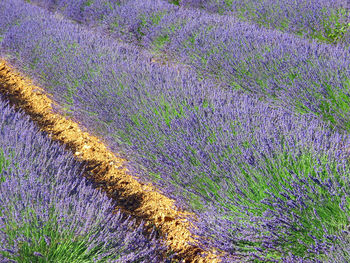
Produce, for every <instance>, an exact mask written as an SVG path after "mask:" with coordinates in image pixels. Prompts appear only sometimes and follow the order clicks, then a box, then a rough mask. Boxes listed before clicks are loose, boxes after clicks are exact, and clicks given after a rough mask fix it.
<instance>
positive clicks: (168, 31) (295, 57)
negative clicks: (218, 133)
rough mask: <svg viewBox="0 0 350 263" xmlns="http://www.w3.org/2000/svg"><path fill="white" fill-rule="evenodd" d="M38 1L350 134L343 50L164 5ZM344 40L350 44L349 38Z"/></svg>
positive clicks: (347, 76)
mask: <svg viewBox="0 0 350 263" xmlns="http://www.w3.org/2000/svg"><path fill="white" fill-rule="evenodd" d="M36 2H37V3H39V4H41V5H44V4H45V5H46V7H48V8H50V9H52V10H57V11H59V12H62V13H63V14H64V15H65V16H67V17H69V18H71V19H74V20H75V21H78V22H79V23H83V24H87V25H89V26H91V27H94V28H97V29H98V30H102V31H104V32H107V33H108V34H109V35H111V36H113V37H115V38H118V39H122V40H124V41H128V42H131V43H134V44H135V43H136V44H137V45H141V46H143V47H146V48H147V49H149V50H151V52H152V53H153V54H155V55H156V56H160V57H164V56H166V57H167V58H168V59H169V60H172V61H177V62H178V63H185V64H189V65H190V66H192V67H193V68H195V69H196V71H197V73H198V74H199V77H200V78H208V77H210V78H214V79H217V80H218V82H219V83H220V84H221V85H223V86H224V87H225V88H229V89H241V90H245V91H249V92H253V93H257V94H260V95H261V96H264V97H265V98H266V99H267V100H269V101H270V102H273V103H275V104H276V103H277V104H278V105H281V106H284V107H289V108H291V109H294V110H295V111H298V112H299V113H300V114H304V113H306V112H311V113H313V114H315V115H316V116H318V117H319V118H321V119H323V120H324V121H327V122H330V123H331V125H332V126H335V127H337V128H341V129H345V130H349V129H350V121H349V119H350V111H349V110H350V108H349V105H350V100H349V93H348V89H349V87H350V71H349V68H350V66H349V63H350V62H349V61H350V56H349V55H350V54H349V51H348V50H347V49H346V48H344V47H343V46H341V45H339V46H332V45H330V44H319V43H317V42H316V41H314V42H311V43H310V42H309V41H308V40H306V39H301V38H298V37H296V36H294V35H292V34H287V33H281V32H278V31H276V30H269V29H264V28H260V27H259V26H256V25H250V24H248V23H245V22H240V21H238V20H237V19H235V18H234V17H232V16H229V15H225V16H220V15H215V14H207V13H206V12H203V11H200V10H193V9H184V8H179V7H176V6H172V5H170V4H168V3H166V2H164V1H161V0H159V1H124V2H122V3H120V4H119V5H117V4H115V5H113V6H112V5H106V4H102V2H100V1H94V2H89V1H85V0H84V1H78V2H74V5H73V4H68V3H66V2H65V1H55V2H50V1H39V0H36ZM88 3H89V4H88ZM108 3H109V2H108ZM102 7H103V8H102ZM293 24H295V23H293ZM344 38H345V39H350V32H347V33H346V34H345V36H344ZM286 98H288V99H286Z"/></svg>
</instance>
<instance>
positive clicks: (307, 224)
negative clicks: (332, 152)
mask: <svg viewBox="0 0 350 263" xmlns="http://www.w3.org/2000/svg"><path fill="white" fill-rule="evenodd" d="M264 162H265V163H264V165H261V167H266V168H264V170H260V169H258V168H253V167H250V166H249V165H247V164H239V167H240V169H241V172H242V175H243V178H242V179H238V178H237V179H236V181H237V182H238V181H241V184H242V186H241V187H240V191H242V193H243V194H242V198H241V204H242V205H245V206H246V207H247V211H249V212H251V213H253V214H255V215H256V216H263V214H264V212H265V211H267V210H269V209H270V210H274V207H272V206H270V205H267V204H263V203H261V201H262V200H264V199H266V198H269V197H270V195H269V194H268V193H267V192H266V191H267V190H269V191H270V192H272V193H273V194H275V195H276V196H277V197H278V198H281V199H282V200H284V201H287V200H288V199H287V198H286V197H285V196H283V195H281V192H285V191H284V190H283V187H284V188H286V189H289V190H291V191H293V186H292V185H291V184H290V182H291V180H293V175H292V174H293V173H294V174H296V175H297V176H299V177H300V178H303V179H305V180H306V181H308V182H310V183H311V185H313V186H314V187H315V188H316V192H313V191H312V190H311V189H310V188H309V186H307V184H305V185H304V187H305V191H307V193H308V195H309V197H310V199H311V200H313V202H312V203H310V201H309V200H304V202H305V203H306V205H307V206H306V207H305V208H304V209H295V208H292V207H291V208H290V211H293V213H294V214H295V215H297V216H299V217H300V219H299V222H301V223H302V224H303V226H304V227H303V228H301V227H300V225H298V224H297V223H295V225H294V226H293V229H294V232H293V234H292V235H287V234H286V235H285V236H284V235H283V233H281V234H282V236H283V238H284V239H285V240H287V241H288V242H283V243H282V244H281V246H282V247H283V251H291V252H293V254H295V255H299V256H303V255H304V254H305V253H306V250H307V247H306V246H305V245H303V244H302V242H304V243H305V244H307V245H312V244H314V243H313V242H314V241H313V239H312V238H311V237H310V236H309V234H312V235H314V236H315V237H317V238H320V239H321V238H322V237H323V234H324V231H323V226H325V227H326V229H327V230H328V231H330V233H331V234H332V233H333V234H334V233H337V232H339V231H341V230H343V229H345V227H346V226H347V225H348V224H349V220H348V218H347V216H346V213H344V211H343V210H342V209H341V208H340V207H339V204H340V203H341V197H339V196H332V195H331V193H330V192H329V191H328V189H326V188H325V187H324V186H322V185H321V184H315V183H314V182H313V181H312V180H311V179H310V177H309V176H313V177H317V178H319V179H320V181H321V182H322V181H326V180H327V179H328V177H329V172H328V171H329V170H328V169H327V166H328V167H329V169H330V170H331V171H332V172H333V174H334V175H335V179H336V180H337V181H338V182H339V183H340V185H341V186H342V187H345V188H349V187H348V186H346V184H345V182H344V181H343V179H342V178H341V176H340V174H338V171H337V161H336V160H335V159H330V158H329V157H328V156H327V155H326V154H318V155H316V154H315V153H313V151H312V150H308V149H305V150H304V151H303V152H302V153H299V154H295V155H293V154H291V153H290V152H289V151H288V152H287V151H286V152H282V153H280V154H276V156H275V158H273V159H268V158H265V160H264ZM315 168H316V169H315ZM315 170H317V171H318V175H316V172H315ZM235 195H236V192H235V191H232V193H225V196H227V197H228V198H229V199H232V200H234V199H235V197H236V196H235ZM243 196H244V197H243ZM290 198H291V200H293V201H296V202H297V199H295V198H296V197H295V196H292V195H290ZM349 201H350V200H346V205H345V207H346V209H349ZM221 205H222V206H223V207H227V208H229V209H231V210H232V212H233V214H235V215H236V214H237V211H238V210H237V208H236V207H234V206H232V205H228V204H227V202H226V201H225V200H221ZM314 211H316V213H317V215H315V212H314ZM243 216H244V215H243ZM281 231H283V229H282V230H281ZM300 241H302V242H300ZM255 245H258V244H255Z"/></svg>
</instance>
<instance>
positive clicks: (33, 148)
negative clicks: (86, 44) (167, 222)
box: [0, 100, 170, 262]
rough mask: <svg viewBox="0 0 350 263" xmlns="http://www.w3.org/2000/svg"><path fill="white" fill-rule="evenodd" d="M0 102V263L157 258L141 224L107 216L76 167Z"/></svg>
mask: <svg viewBox="0 0 350 263" xmlns="http://www.w3.org/2000/svg"><path fill="white" fill-rule="evenodd" d="M0 103H1V104H0V113H1V117H0V134H1V136H0V149H1V158H0V167H1V173H0V174H1V182H0V208H1V209H0V229H1V232H0V259H1V260H2V262H34V261H35V262H160V261H163V259H162V258H163V257H162V254H163V253H164V251H165V246H164V245H163V244H162V243H161V242H160V241H159V240H157V239H156V237H155V232H152V233H151V234H150V235H148V234H147V235H145V233H146V232H145V229H144V225H143V224H141V225H136V224H135V222H134V221H133V220H132V219H130V218H127V219H126V217H125V215H123V214H122V213H121V212H117V213H112V212H113V210H114V206H113V203H112V201H111V199H109V198H107V197H106V195H105V194H103V193H101V192H100V191H99V190H96V189H95V190H94V188H93V186H92V183H91V182H89V181H87V180H86V179H85V178H82V171H83V170H82V169H83V166H82V165H81V164H79V163H78V162H76V161H74V158H73V157H72V156H70V155H69V154H68V153H67V152H65V150H64V149H63V147H62V146H59V145H58V144H57V143H53V142H51V141H50V139H49V138H48V137H47V136H46V135H44V134H42V133H40V132H39V131H38V128H36V127H35V126H34V125H33V124H32V123H31V122H30V121H29V120H28V117H25V116H24V114H22V113H15V112H14V110H13V109H12V108H10V107H9V106H8V105H6V103H4V101H3V100H1V101H0ZM168 260H170V257H169V259H168ZM169 262H170V261H169Z"/></svg>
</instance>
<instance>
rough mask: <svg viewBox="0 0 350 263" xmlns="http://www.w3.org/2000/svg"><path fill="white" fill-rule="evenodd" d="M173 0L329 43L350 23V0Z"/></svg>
mask: <svg viewBox="0 0 350 263" xmlns="http://www.w3.org/2000/svg"><path fill="white" fill-rule="evenodd" d="M169 2H170V3H173V4H175V5H178V6H185V7H189V6H190V7H194V8H202V9H205V10H206V11H209V12H211V13H213V12H214V13H220V14H226V15H234V16H236V17H238V18H240V19H241V20H243V21H249V22H253V23H255V24H258V25H260V26H264V27H266V28H273V29H278V30H280V31H282V32H288V33H293V34H296V35H298V36H302V37H308V38H311V39H317V40H319V41H322V42H326V43H337V42H341V41H342V40H343V37H344V34H345V33H347V32H348V30H349V27H350V23H349V18H350V15H349V10H350V5H349V3H348V1H346V0H336V1H326V0H321V1H320V0H307V1H305V0H296V1H278V2H276V1H271V0H259V1H250V0H243V1H242V0H239V1H237V0H224V1H221V0H220V1H218V0H213V1H211V0H209V1H198V0H182V1H175V2H174V1H171V0H170V1H169Z"/></svg>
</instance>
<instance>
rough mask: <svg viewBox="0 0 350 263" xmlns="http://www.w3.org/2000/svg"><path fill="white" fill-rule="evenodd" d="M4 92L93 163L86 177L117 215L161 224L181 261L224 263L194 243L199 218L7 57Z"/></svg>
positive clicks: (0, 81) (1, 81) (0, 85)
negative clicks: (139, 174)
mask: <svg viewBox="0 0 350 263" xmlns="http://www.w3.org/2000/svg"><path fill="white" fill-rule="evenodd" d="M0 92H1V93H2V94H3V95H4V96H5V98H6V99H8V100H9V102H10V104H11V105H13V106H15V107H16V109H22V110H23V111H24V112H25V113H26V114H28V115H29V116H30V117H31V119H32V120H33V121H34V122H35V123H37V125H38V126H39V127H40V129H41V130H42V131H44V132H46V133H47V134H49V136H50V137H51V138H52V140H54V141H59V142H60V143H61V144H64V145H65V146H66V148H67V149H69V150H71V151H72V152H73V153H74V155H75V156H76V158H77V159H78V160H80V161H84V162H86V163H87V169H86V173H85V175H84V176H86V177H88V178H90V179H92V180H93V181H94V182H95V183H96V184H97V185H99V186H98V188H100V189H101V190H102V191H105V192H106V194H107V195H108V196H109V197H111V198H113V199H114V200H115V201H116V203H117V205H116V207H115V209H116V211H117V210H119V209H121V210H122V211H123V212H124V213H126V214H127V215H131V216H132V217H133V218H136V219H137V220H144V221H145V222H146V225H147V226H149V227H152V226H156V227H157V228H158V229H159V232H160V235H161V236H162V237H163V238H165V239H166V243H167V245H168V247H169V249H170V250H172V251H175V252H177V253H178V254H179V257H178V260H179V262H186V263H187V262H188V263H190V262H195V263H197V262H198V263H205V262H210V263H215V262H220V260H219V257H218V256H217V254H218V253H217V252H216V251H215V250H214V249H213V250H212V251H211V252H208V251H204V250H203V249H201V248H199V247H197V246H194V245H190V242H194V239H193V237H192V236H191V233H190V231H189V227H190V224H189V222H188V221H187V220H186V219H184V216H186V215H188V216H194V215H193V214H189V213H187V212H184V211H179V210H178V209H177V208H176V207H175V205H174V200H171V199H169V198H167V197H166V196H164V195H162V194H161V193H160V192H159V191H158V190H157V189H156V188H155V187H154V186H152V185H151V184H142V183H140V182H138V181H137V180H136V179H135V177H133V176H131V175H130V173H129V172H128V170H127V169H126V168H124V167H123V163H125V162H126V160H124V159H121V158H119V157H117V156H116V155H115V154H114V153H113V152H111V151H109V150H108V149H107V147H106V146H105V145H104V144H103V143H102V142H101V141H100V140H99V139H98V138H96V137H94V136H91V135H90V134H89V133H87V132H85V131H83V130H82V129H83V127H82V125H80V124H78V123H76V122H73V121H72V120H69V119H67V118H66V117H64V116H62V115H59V114H57V113H55V112H54V111H53V108H52V105H55V104H56V103H55V102H54V101H53V100H51V99H50V98H49V97H48V96H46V95H45V94H46V92H45V91H44V90H43V89H42V88H39V87H37V86H35V85H33V83H32V81H31V80H30V78H28V77H26V76H25V75H24V74H22V73H20V72H19V71H17V70H16V69H15V68H14V67H13V66H11V65H10V64H9V63H8V62H7V61H5V60H3V59H1V58H0Z"/></svg>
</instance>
